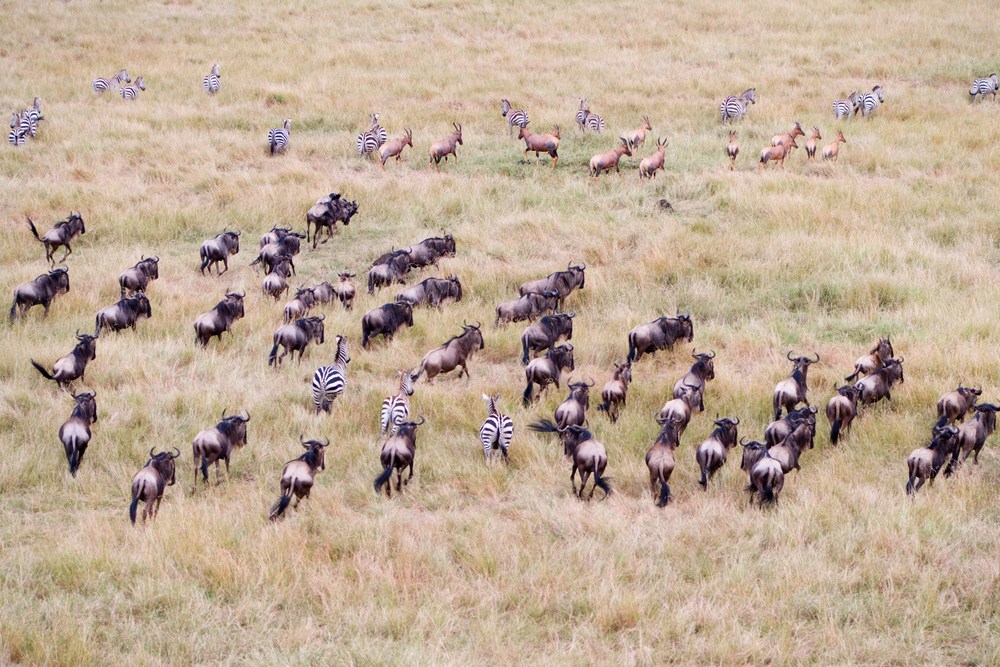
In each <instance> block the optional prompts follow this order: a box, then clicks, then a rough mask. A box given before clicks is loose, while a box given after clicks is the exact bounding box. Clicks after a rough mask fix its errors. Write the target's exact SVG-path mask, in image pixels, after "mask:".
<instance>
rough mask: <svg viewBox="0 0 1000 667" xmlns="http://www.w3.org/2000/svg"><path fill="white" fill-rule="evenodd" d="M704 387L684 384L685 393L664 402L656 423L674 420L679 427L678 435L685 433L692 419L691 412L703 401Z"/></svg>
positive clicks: (661, 423)
mask: <svg viewBox="0 0 1000 667" xmlns="http://www.w3.org/2000/svg"><path fill="white" fill-rule="evenodd" d="M701 393H702V389H701V388H699V387H696V386H694V385H689V384H686V385H684V393H683V394H681V396H680V398H672V399H670V400H669V401H667V402H666V403H664V404H663V407H662V408H661V409H660V412H659V414H658V415H657V416H656V423H657V424H659V425H660V426H663V425H664V424H665V423H667V422H668V421H673V422H674V426H675V427H676V429H677V437H678V438H679V437H680V436H682V435H684V430H685V429H686V428H687V425H688V422H690V421H691V414H692V412H693V411H694V406H695V405H698V404H699V403H700V402H701Z"/></svg>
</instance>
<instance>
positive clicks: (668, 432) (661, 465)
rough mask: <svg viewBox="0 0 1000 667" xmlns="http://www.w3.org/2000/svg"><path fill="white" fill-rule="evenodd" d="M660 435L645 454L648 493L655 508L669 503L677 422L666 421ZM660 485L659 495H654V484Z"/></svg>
mask: <svg viewBox="0 0 1000 667" xmlns="http://www.w3.org/2000/svg"><path fill="white" fill-rule="evenodd" d="M662 426H663V428H662V429H661V430H660V435H659V436H657V438H656V441H655V442H654V443H653V446H652V447H650V448H649V450H648V451H647V452H646V467H647V468H649V491H650V493H652V494H653V499H654V500H656V506H657V507H666V506H667V503H669V502H670V485H669V484H668V482H669V481H670V475H671V474H672V473H673V472H674V466H675V465H676V463H677V461H676V459H675V457H674V451H675V450H676V449H677V447H678V446H679V445H680V440H679V437H680V436H679V434H678V432H677V422H675V421H673V420H671V419H668V420H666V421H664V422H663V424H662ZM657 482H659V483H660V495H659V498H657V495H656V483H657Z"/></svg>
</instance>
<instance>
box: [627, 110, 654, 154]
mask: <svg viewBox="0 0 1000 667" xmlns="http://www.w3.org/2000/svg"><path fill="white" fill-rule="evenodd" d="M652 131H653V125H652V124H651V123H650V122H649V116H643V117H642V123H641V124H640V125H639V127H638V128H636V129H634V130H632V131H631V132H629V133H628V134H626V135H625V136H626V137H627V138H628V141H629V144H630V145H631V147H632V150H635V149H636V148H640V147H642V146H643V144H645V143H646V133H647V132H652ZM657 145H659V144H657Z"/></svg>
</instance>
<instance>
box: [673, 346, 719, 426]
mask: <svg viewBox="0 0 1000 667" xmlns="http://www.w3.org/2000/svg"><path fill="white" fill-rule="evenodd" d="M691 356H692V357H694V358H695V362H694V364H692V365H691V370H689V371H688V372H687V374H686V375H685V376H684V377H682V378H681V379H680V380H678V381H677V382H675V383H674V398H680V397H681V394H683V393H684V386H685V385H690V386H694V387H698V388H699V389H701V392H700V393H701V398H702V400H701V401H700V402H699V403H698V411H699V412H704V411H705V400H704V396H705V382H707V381H708V380H714V379H715V362H714V361H712V359H715V352H714V351H713V352H711V353H707V352H698V350H697V349H694V350H691Z"/></svg>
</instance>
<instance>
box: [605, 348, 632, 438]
mask: <svg viewBox="0 0 1000 667" xmlns="http://www.w3.org/2000/svg"><path fill="white" fill-rule="evenodd" d="M614 363H615V374H614V376H613V377H612V378H611V381H610V382H608V383H607V384H606V385H604V389H602V390H601V400H603V401H604V402H603V403H601V404H600V405H598V406H597V409H598V410H603V411H604V412H607V413H608V419H610V420H611V423H612V424H614V423H615V422H616V421H618V412H619V411H620V410H621V408H622V407H624V405H625V397H626V395H627V394H628V386H629V384H631V383H632V362H631V361H626V362H625V363H624V364H619V363H618V362H617V361H616V362H614Z"/></svg>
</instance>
